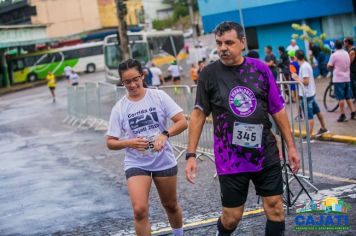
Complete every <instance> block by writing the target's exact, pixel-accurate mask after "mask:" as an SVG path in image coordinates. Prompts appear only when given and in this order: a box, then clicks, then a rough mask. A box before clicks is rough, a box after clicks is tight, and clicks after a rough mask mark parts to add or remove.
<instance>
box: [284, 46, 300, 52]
mask: <svg viewBox="0 0 356 236" xmlns="http://www.w3.org/2000/svg"><path fill="white" fill-rule="evenodd" d="M298 49H299V46H298V45H294V46H293V45H289V46H288V47H287V52H289V51H297V50H298Z"/></svg>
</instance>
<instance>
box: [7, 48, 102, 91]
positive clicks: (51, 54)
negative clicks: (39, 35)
mask: <svg viewBox="0 0 356 236" xmlns="http://www.w3.org/2000/svg"><path fill="white" fill-rule="evenodd" d="M7 63H8V69H9V76H10V80H11V82H12V83H13V84H16V83H23V82H33V81H36V80H43V79H45V78H46V75H47V73H48V72H49V71H52V72H53V73H54V75H55V76H57V77H58V76H61V75H63V72H64V68H65V67H66V66H70V67H71V68H72V69H73V70H74V71H75V72H88V73H92V72H95V71H96V70H104V54H103V42H91V43H83V44H78V45H75V46H68V47H63V48H56V49H51V50H47V51H40V52H35V53H29V54H24V55H20V56H11V57H8V58H7Z"/></svg>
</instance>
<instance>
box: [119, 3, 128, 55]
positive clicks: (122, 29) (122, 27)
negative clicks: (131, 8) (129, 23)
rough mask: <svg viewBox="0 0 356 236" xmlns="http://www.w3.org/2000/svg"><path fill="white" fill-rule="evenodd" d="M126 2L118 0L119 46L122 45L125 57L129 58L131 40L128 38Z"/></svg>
mask: <svg viewBox="0 0 356 236" xmlns="http://www.w3.org/2000/svg"><path fill="white" fill-rule="evenodd" d="M125 4H126V3H124V1H123V0H116V11H117V19H118V34H119V40H118V46H119V47H121V50H122V53H123V59H124V60H127V59H129V58H130V53H129V40H128V38H127V27H126V22H125V16H126V11H127V10H126V5H125Z"/></svg>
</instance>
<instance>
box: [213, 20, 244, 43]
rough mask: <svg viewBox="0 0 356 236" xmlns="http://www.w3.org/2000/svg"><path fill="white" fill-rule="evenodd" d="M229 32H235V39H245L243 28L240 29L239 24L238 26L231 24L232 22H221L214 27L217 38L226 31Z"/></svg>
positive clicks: (234, 23)
mask: <svg viewBox="0 0 356 236" xmlns="http://www.w3.org/2000/svg"><path fill="white" fill-rule="evenodd" d="M231 30H235V31H236V34H237V38H239V39H243V38H244V37H245V34H244V28H242V26H241V25H240V24H238V23H236V22H233V21H224V22H221V23H220V24H218V25H217V26H216V27H215V29H214V33H215V35H217V36H221V35H223V34H224V33H225V32H228V31H231Z"/></svg>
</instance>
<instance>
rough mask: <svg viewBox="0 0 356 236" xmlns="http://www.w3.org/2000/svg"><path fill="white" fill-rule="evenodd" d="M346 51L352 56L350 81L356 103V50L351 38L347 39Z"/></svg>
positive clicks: (345, 41) (345, 43) (345, 42)
mask: <svg viewBox="0 0 356 236" xmlns="http://www.w3.org/2000/svg"><path fill="white" fill-rule="evenodd" d="M344 45H345V48H346V51H347V52H348V53H349V56H350V62H351V64H350V79H351V90H352V94H353V97H354V103H355V101H356V59H355V58H356V48H355V47H354V40H353V39H352V38H351V37H347V38H345V40H344Z"/></svg>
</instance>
